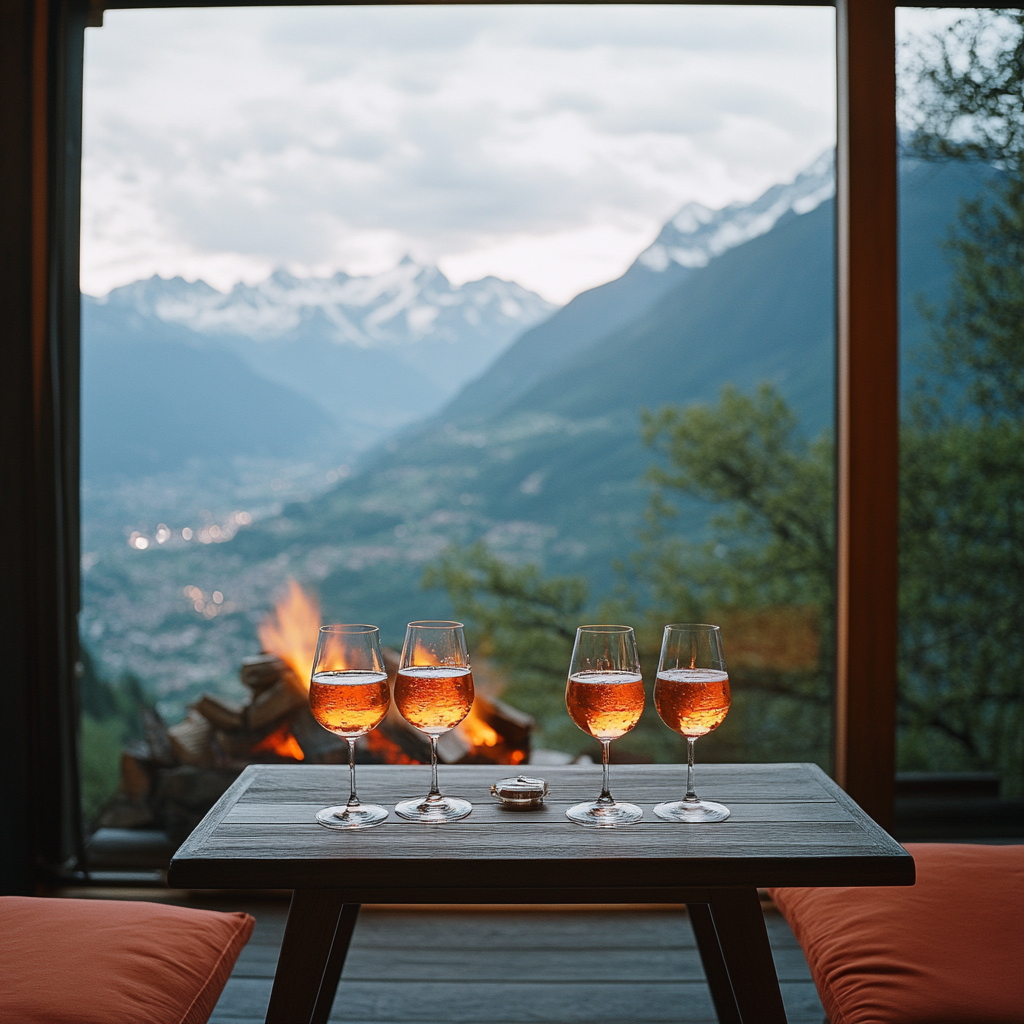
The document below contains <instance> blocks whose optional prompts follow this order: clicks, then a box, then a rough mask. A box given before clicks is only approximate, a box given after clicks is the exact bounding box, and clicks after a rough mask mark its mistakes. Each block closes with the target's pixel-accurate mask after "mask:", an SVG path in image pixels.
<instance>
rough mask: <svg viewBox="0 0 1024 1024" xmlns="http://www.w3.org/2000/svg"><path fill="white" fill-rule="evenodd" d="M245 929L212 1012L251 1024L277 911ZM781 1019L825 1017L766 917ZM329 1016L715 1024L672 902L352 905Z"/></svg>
mask: <svg viewBox="0 0 1024 1024" xmlns="http://www.w3.org/2000/svg"><path fill="white" fill-rule="evenodd" d="M246 909H247V910H248V911H249V912H250V913H252V914H253V915H254V916H255V917H256V920H257V926H256V931H255V933H254V935H253V938H252V940H251V941H250V942H249V945H248V946H247V947H246V949H245V950H244V951H243V952H242V955H241V957H240V958H239V960H238V964H237V965H236V967H235V970H234V973H233V974H232V976H231V980H230V981H229V982H228V984H227V987H226V988H225V990H224V994H223V995H222V997H221V1000H220V1002H219V1003H218V1004H217V1008H216V1010H215V1011H214V1014H213V1018H212V1020H213V1021H214V1022H218V1024H250V1022H252V1024H256V1022H257V1021H262V1020H263V1015H264V1013H265V1012H266V1008H267V1003H268V1001H269V999H270V986H271V979H272V978H273V973H274V966H275V964H276V963H277V955H278V950H279V948H280V944H281V936H282V934H283V930H284V919H285V913H286V911H285V907H284V905H282V904H278V905H252V906H247V907H246ZM766 918H767V922H768V928H769V933H770V935H771V940H772V948H773V951H774V953H775V961H776V967H777V969H778V972H779V978H780V980H781V983H782V993H783V998H784V999H785V1002H786V1010H787V1013H788V1015H789V1019H790V1022H791V1024H805V1022H806V1024H812V1022H813V1024H821V1022H822V1020H823V1019H824V1016H825V1015H824V1011H823V1010H822V1008H821V1003H820V1002H819V1001H818V996H817V993H816V992H815V990H814V984H813V983H812V982H811V980H810V972H809V971H808V969H807V964H806V962H805V960H804V958H803V954H802V953H801V951H800V947H799V946H798V945H797V944H796V940H795V939H794V938H793V936H792V933H791V932H790V931H789V928H788V927H787V926H786V923H785V921H784V920H783V919H782V918H781V917H780V916H779V914H778V913H777V912H774V911H769V912H768V913H767V915H766ZM331 1020H332V1021H338V1022H342V1021H344V1022H345V1024H370V1022H373V1024H385V1022H387V1024H391V1022H394V1024H399V1022H400V1024H428V1022H430V1024H436V1022H438V1021H446V1022H452V1024H513V1022H515V1024H519V1022H526V1021H530V1022H550V1024H613V1022H615V1024H618V1022H623V1024H625V1022H630V1024H640V1022H643V1024H654V1022H663V1021H665V1022H667V1021H672V1022H683V1021H686V1022H690V1021H693V1022H697V1021H701V1022H704V1021H706V1022H709V1024H711V1022H714V1021H715V1020H716V1018H715V1013H714V1010H713V1008H712V1005H711V998H710V996H709V994H708V990H707V986H706V985H705V983H704V975H703V972H702V970H701V966H700V957H699V955H698V953H697V949H696V943H695V941H694V938H693V932H692V931H691V929H690V925H689V921H688V920H687V917H686V913H685V911H681V910H674V911H672V910H669V911H666V910H584V911H549V910H548V911H532V910H531V911H509V910H501V911H487V912H481V911H461V910H460V911H395V910H383V909H380V910H378V909H367V910H364V911H363V912H362V914H361V915H360V918H359V924H358V925H357V927H356V932H355V935H354V936H353V940H352V947H351V950H350V952H349V957H348V962H347V963H346V965H345V972H344V974H343V976H342V980H341V984H340V985H339V987H338V996H337V999H336V1000H335V1004H334V1010H333V1012H332V1014H331Z"/></svg>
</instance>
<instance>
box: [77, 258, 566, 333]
mask: <svg viewBox="0 0 1024 1024" xmlns="http://www.w3.org/2000/svg"><path fill="white" fill-rule="evenodd" d="M96 301H98V302H99V303H100V304H111V305H116V306H120V307H127V309H130V310H131V311H132V312H134V313H137V314H139V315H140V316H143V317H155V318H156V319H159V320H163V321H165V322H167V323H174V324H180V325H182V326H186V327H189V328H191V329H192V330H193V331H196V332H197V333H199V334H202V335H206V336H218V335H231V336H235V337H246V338H252V339H254V340H257V341H276V340H283V339H285V338H286V337H287V336H289V335H292V334H295V333H298V332H302V331H303V330H304V328H307V327H308V326H309V325H310V324H311V322H313V321H316V322H317V328H318V332H320V333H326V334H327V335H328V336H329V337H330V339H331V340H333V341H335V342H337V343H339V344H346V343H347V344H354V345H357V346H359V347H361V348H379V347H382V346H384V347H387V346H395V345H407V344H410V343H414V342H417V341H419V340H422V339H426V338H429V339H430V340H431V341H448V342H452V343H455V342H457V341H460V340H464V339H465V338H466V336H467V335H470V334H481V333H482V334H484V335H487V336H492V335H494V334H500V335H502V336H505V337H508V338H511V336H513V335H514V334H518V333H519V332H521V331H523V330H525V329H526V328H528V327H530V326H532V325H533V324H534V323H536V322H537V321H539V320H542V319H544V318H545V317H547V316H548V315H549V314H550V313H551V312H553V311H554V309H555V308H556V307H555V306H553V305H552V304H551V303H549V302H547V301H545V300H544V299H542V298H541V297H540V296H539V295H537V294H535V293H534V292H531V291H528V290H527V289H525V288H523V287H521V286H520V285H518V284H515V283H514V282H512V281H502V280H499V279H498V278H495V277H485V278H483V279H481V280H479V281H470V282H467V283H466V284H463V285H459V286H454V285H452V283H451V282H450V281H449V280H448V278H447V277H445V275H444V274H443V273H441V271H440V270H438V268H437V267H433V266H428V265H423V264H420V263H417V262H416V261H415V260H413V259H411V258H410V257H408V256H406V257H405V258H404V259H402V261H401V262H400V263H398V264H397V265H396V266H394V267H392V268H391V269H390V270H386V271H384V272H383V273H380V274H373V275H365V276H361V277H356V276H351V275H349V274H346V273H344V272H342V271H339V272H338V273H336V274H334V275H332V276H330V277H295V276H294V275H292V274H290V273H289V272H288V271H286V270H276V271H274V273H272V274H271V275H270V276H269V277H268V278H266V279H265V280H264V281H261V282H259V283H258V284H255V285H249V284H245V283H243V282H239V283H238V284H236V285H235V286H234V287H233V288H232V289H231V291H230V292H228V293H227V294H224V293H223V292H219V291H217V290H216V289H214V288H211V287H210V286H209V285H208V284H206V283H205V282H204V281H196V282H194V283H190V282H187V281H185V280H183V279H182V278H180V277H175V278H172V279H170V280H165V279H163V278H160V277H157V276H154V277H152V278H150V279H149V280H146V281H136V282H134V283H133V284H130V285H126V286H124V287H123V288H116V289H114V291H112V292H111V293H110V295H108V296H106V297H105V298H103V299H100V300H96Z"/></svg>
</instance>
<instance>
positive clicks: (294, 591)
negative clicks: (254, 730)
mask: <svg viewBox="0 0 1024 1024" xmlns="http://www.w3.org/2000/svg"><path fill="white" fill-rule="evenodd" d="M319 630H320V605H319V604H318V603H317V600H316V598H315V597H312V596H311V595H309V594H307V593H306V592H305V591H304V590H303V589H302V587H300V586H299V585H298V583H296V582H295V580H289V581H288V594H287V596H286V597H284V598H282V599H281V600H280V601H278V603H277V607H276V608H275V609H274V612H273V614H272V615H268V616H267V617H266V618H265V619H264V620H263V621H262V622H261V623H260V627H259V635H260V643H261V644H262V645H263V650H265V651H266V652H267V653H268V654H276V655H277V656H278V657H279V658H280V659H281V660H282V661H283V662H284V663H285V664H286V665H288V667H289V668H291V670H292V671H293V672H294V673H295V675H296V676H297V677H298V679H299V681H300V683H301V684H302V685H303V686H304V687H305V688H306V689H307V690H308V689H309V677H310V674H311V673H312V671H313V656H314V655H315V654H316V638H317V634H318V633H319ZM264 742H265V741H264ZM296 746H298V744H297V743H296ZM300 760H301V758H300Z"/></svg>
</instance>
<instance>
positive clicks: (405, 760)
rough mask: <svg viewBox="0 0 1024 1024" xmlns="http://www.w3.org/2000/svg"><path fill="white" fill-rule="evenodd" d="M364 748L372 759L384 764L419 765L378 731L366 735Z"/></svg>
mask: <svg viewBox="0 0 1024 1024" xmlns="http://www.w3.org/2000/svg"><path fill="white" fill-rule="evenodd" d="M365 739H366V747H367V749H368V750H369V751H370V753H371V754H373V755H374V757H376V758H378V759H379V760H381V761H383V762H385V763H386V764H419V763H420V762H419V761H417V760H416V759H415V758H412V757H410V756H409V755H408V754H407V753H406V752H405V751H404V750H403V749H402V748H401V747H400V746H399V745H398V744H397V743H395V742H394V741H393V740H389V739H388V738H387V736H385V735H384V733H382V732H381V731H380V730H379V729H374V730H373V732H368V733H367V734H366V737H365Z"/></svg>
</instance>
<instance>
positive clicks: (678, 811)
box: [654, 800, 731, 824]
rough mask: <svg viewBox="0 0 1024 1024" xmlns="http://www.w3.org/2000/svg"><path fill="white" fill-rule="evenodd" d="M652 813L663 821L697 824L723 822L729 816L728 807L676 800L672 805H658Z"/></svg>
mask: <svg viewBox="0 0 1024 1024" xmlns="http://www.w3.org/2000/svg"><path fill="white" fill-rule="evenodd" d="M654 813H655V814H656V815H657V816H658V817H659V818H662V819H663V820H664V821H682V822H686V823H688V824H699V823H700V822H704V821H725V819H726V818H728V817H729V815H730V813H731V812H730V810H729V808H728V807H724V806H723V805H722V804H716V803H712V802H711V801H710V800H696V801H689V802H687V801H686V800H676V801H674V802H673V803H667V804H658V805H657V806H656V807H655V808H654Z"/></svg>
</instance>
